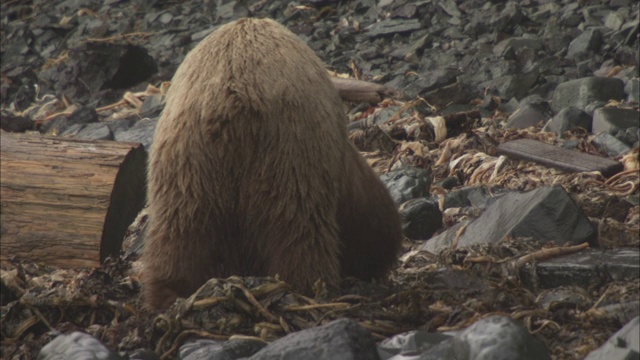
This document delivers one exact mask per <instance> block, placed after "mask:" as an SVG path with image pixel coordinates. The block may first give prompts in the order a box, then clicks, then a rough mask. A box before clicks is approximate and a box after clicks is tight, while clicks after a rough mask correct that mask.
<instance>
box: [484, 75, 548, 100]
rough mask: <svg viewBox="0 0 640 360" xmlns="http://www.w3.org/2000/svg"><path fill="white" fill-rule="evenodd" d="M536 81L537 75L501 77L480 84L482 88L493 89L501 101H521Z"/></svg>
mask: <svg viewBox="0 0 640 360" xmlns="http://www.w3.org/2000/svg"><path fill="white" fill-rule="evenodd" d="M537 80H538V73H537V72H532V73H528V74H517V75H507V76H502V77H499V78H497V79H493V80H489V81H487V82H484V83H482V84H481V87H482V88H489V89H493V90H494V91H495V92H494V93H495V94H496V95H499V96H500V97H501V98H503V99H511V98H516V99H521V98H523V97H524V96H525V95H526V94H527V93H528V92H529V90H530V89H531V87H532V86H533V84H535V83H536V81H537Z"/></svg>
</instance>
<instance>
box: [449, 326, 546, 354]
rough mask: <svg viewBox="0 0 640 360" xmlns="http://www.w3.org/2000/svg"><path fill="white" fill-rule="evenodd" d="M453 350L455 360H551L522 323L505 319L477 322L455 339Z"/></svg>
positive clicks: (541, 345) (544, 348) (542, 346)
mask: <svg viewBox="0 0 640 360" xmlns="http://www.w3.org/2000/svg"><path fill="white" fill-rule="evenodd" d="M452 347H453V352H454V354H455V359H469V360H502V359H504V360H510V359H521V360H545V359H549V360H550V359H551V355H550V354H549V351H548V350H547V348H546V347H545V346H544V344H542V343H541V342H540V341H539V340H537V339H536V338H534V337H533V336H531V334H529V332H528V331H527V330H526V329H525V328H524V326H522V324H521V323H519V322H517V321H515V320H513V319H511V318H509V317H506V316H491V317H487V318H484V319H482V320H478V321H477V322H476V323H475V324H473V325H471V326H469V327H468V328H466V329H465V330H464V331H462V333H460V334H459V335H458V336H456V337H455V338H454V339H453V343H452Z"/></svg>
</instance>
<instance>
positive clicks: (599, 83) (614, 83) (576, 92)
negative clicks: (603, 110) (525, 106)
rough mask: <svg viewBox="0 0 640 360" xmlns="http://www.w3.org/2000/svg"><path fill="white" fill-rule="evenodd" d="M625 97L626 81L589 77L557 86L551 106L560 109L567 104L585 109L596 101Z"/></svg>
mask: <svg viewBox="0 0 640 360" xmlns="http://www.w3.org/2000/svg"><path fill="white" fill-rule="evenodd" d="M623 98H624V82H623V81H622V80H620V79H616V78H600V77H588V78H582V79H576V80H571V81H567V82H564V83H562V84H560V85H558V86H557V87H556V90H555V91H554V93H553V100H552V102H551V107H552V108H553V110H554V111H560V110H562V109H563V108H565V107H567V106H575V107H577V108H578V109H581V110H585V109H586V107H587V105H589V104H590V103H592V102H594V101H603V102H607V101H609V100H611V99H613V100H622V99H623Z"/></svg>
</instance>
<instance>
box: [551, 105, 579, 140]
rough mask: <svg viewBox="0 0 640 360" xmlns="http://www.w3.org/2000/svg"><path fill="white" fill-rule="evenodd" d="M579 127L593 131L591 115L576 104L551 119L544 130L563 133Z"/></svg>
mask: <svg viewBox="0 0 640 360" xmlns="http://www.w3.org/2000/svg"><path fill="white" fill-rule="evenodd" d="M579 127H581V128H583V129H585V130H587V131H588V132H591V116H589V114H587V113H586V112H584V111H582V110H580V109H578V108H577V107H575V106H568V107H566V108H564V109H562V110H560V112H559V113H557V114H556V115H555V116H554V117H553V118H552V119H551V120H549V122H548V123H547V125H545V127H544V129H543V130H544V131H550V132H555V133H556V134H558V135H561V134H562V133H563V132H565V131H569V130H574V129H577V128H579Z"/></svg>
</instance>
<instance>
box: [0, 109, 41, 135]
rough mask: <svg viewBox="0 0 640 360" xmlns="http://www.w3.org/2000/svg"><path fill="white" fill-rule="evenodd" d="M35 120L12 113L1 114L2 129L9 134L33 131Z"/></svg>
mask: <svg viewBox="0 0 640 360" xmlns="http://www.w3.org/2000/svg"><path fill="white" fill-rule="evenodd" d="M34 125H35V124H34V122H33V120H31V119H29V118H28V117H26V116H19V115H16V114H14V113H12V112H10V111H2V114H0V128H1V129H2V130H4V131H8V132H25V131H27V130H33V127H34Z"/></svg>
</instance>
